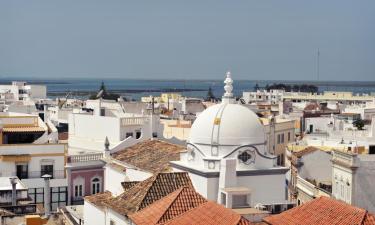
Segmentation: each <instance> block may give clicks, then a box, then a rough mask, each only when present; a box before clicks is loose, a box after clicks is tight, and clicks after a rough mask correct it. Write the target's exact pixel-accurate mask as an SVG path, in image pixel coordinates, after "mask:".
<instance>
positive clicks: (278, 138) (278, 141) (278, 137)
mask: <svg viewBox="0 0 375 225" xmlns="http://www.w3.org/2000/svg"><path fill="white" fill-rule="evenodd" d="M280 140H281V138H280V134H278V135H277V144H280Z"/></svg>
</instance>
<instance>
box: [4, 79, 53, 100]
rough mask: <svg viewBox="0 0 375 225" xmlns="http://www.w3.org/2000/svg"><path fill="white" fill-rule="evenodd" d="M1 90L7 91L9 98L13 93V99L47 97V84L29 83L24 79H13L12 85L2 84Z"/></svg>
mask: <svg viewBox="0 0 375 225" xmlns="http://www.w3.org/2000/svg"><path fill="white" fill-rule="evenodd" d="M0 90H1V91H0V92H1V93H7V95H6V96H8V98H10V97H11V95H12V97H13V101H27V100H30V99H44V98H47V87H46V86H45V85H29V84H27V83H26V82H23V81H13V82H12V84H11V85H0ZM10 94H11V95H10Z"/></svg>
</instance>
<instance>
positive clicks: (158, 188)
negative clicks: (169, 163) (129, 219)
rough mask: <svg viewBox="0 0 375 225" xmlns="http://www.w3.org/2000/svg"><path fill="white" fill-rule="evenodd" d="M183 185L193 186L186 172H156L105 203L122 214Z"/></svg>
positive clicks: (132, 210) (133, 210)
mask: <svg viewBox="0 0 375 225" xmlns="http://www.w3.org/2000/svg"><path fill="white" fill-rule="evenodd" d="M184 186H191V187H192V186H193V185H192V183H191V180H190V178H189V175H188V173H186V172H174V173H158V174H156V175H154V176H152V177H150V178H148V179H146V180H144V181H141V182H139V183H138V184H136V185H134V186H133V187H132V188H130V189H129V190H128V191H125V192H124V193H123V194H121V195H119V196H117V197H116V198H114V199H113V200H112V201H110V202H109V203H107V204H106V205H107V206H108V207H110V208H112V209H113V210H115V211H117V212H118V213H120V214H122V215H128V214H129V213H133V212H136V211H138V210H141V209H143V208H145V207H147V206H148V205H150V204H152V203H154V202H155V201H157V200H159V199H161V198H163V197H165V196H167V195H168V194H170V193H172V192H174V191H175V190H177V189H179V188H181V187H184Z"/></svg>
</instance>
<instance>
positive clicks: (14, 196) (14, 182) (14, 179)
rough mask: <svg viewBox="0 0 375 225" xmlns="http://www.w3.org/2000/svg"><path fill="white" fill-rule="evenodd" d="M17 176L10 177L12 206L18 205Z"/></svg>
mask: <svg viewBox="0 0 375 225" xmlns="http://www.w3.org/2000/svg"><path fill="white" fill-rule="evenodd" d="M17 179H18V178H17V177H10V178H9V180H10V183H11V184H12V206H16V205H17V188H16V186H17Z"/></svg>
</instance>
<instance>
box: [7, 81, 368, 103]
mask: <svg viewBox="0 0 375 225" xmlns="http://www.w3.org/2000/svg"><path fill="white" fill-rule="evenodd" d="M13 80H14V79H5V78H1V79H0V84H9V83H10V82H11V81H13ZM16 80H20V81H21V80H22V81H26V82H28V83H30V84H44V85H46V86H47V93H48V94H47V95H48V97H49V98H56V97H64V96H66V95H67V94H68V93H69V97H70V98H79V99H87V98H88V97H89V96H90V95H92V94H95V93H96V92H97V91H98V90H99V88H100V85H101V83H102V82H104V85H105V87H106V89H107V90H108V91H110V92H114V93H117V94H120V95H121V96H123V97H125V98H126V99H128V100H139V99H140V98H141V97H142V96H150V95H152V96H160V94H161V93H162V92H179V93H181V94H182V95H183V96H188V97H197V98H204V97H206V96H207V92H208V89H209V88H211V89H212V92H213V94H214V96H215V97H221V96H222V95H223V93H224V89H223V87H224V83H223V80H145V79H92V78H74V79H51V80H48V79H43V80H41V79H30V78H26V79H16ZM278 83H283V84H290V85H294V84H299V85H301V84H309V85H315V86H317V87H318V89H319V92H324V91H350V92H353V93H355V94H357V93H361V94H362V93H366V94H370V95H371V94H372V95H375V81H290V80H288V81H282V80H235V81H234V83H233V93H234V95H235V96H237V97H240V96H242V92H244V91H253V90H254V86H255V85H256V84H258V86H259V87H260V88H262V87H265V86H266V85H271V84H278Z"/></svg>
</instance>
